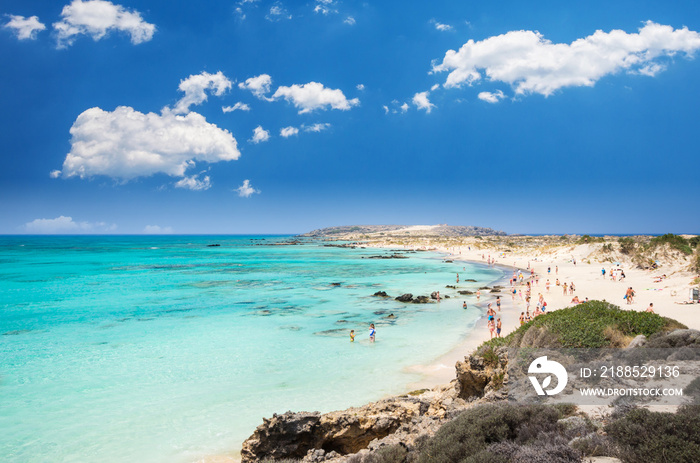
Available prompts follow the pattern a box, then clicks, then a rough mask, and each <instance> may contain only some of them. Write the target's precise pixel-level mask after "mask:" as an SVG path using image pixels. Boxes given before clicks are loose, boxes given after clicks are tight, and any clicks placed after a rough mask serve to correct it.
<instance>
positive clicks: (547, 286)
mask: <svg viewBox="0 0 700 463" xmlns="http://www.w3.org/2000/svg"><path fill="white" fill-rule="evenodd" d="M544 286H545V288H547V292H549V280H547V283H545V285H544Z"/></svg>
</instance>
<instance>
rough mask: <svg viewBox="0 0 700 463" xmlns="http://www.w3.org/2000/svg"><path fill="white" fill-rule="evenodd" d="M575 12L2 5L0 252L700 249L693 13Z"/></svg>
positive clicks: (627, 4) (495, 7)
mask: <svg viewBox="0 0 700 463" xmlns="http://www.w3.org/2000/svg"><path fill="white" fill-rule="evenodd" d="M571 3H573V2H571ZM577 3H579V4H576V5H574V4H570V3H569V2H554V1H552V2H537V3H536V4H532V3H531V2H527V3H524V2H514V1H513V2H458V1H450V2H447V1H433V2H412V3H411V2H399V1H382V2H359V1H358V2H355V1H333V0H309V1H303V2H301V1H297V2H295V1H275V2H271V1H267V0H257V1H250V0H247V1H238V2H236V1H199V2H172V1H138V0H124V1H123V2H107V1H94V0H93V1H88V0H83V1H80V0H76V1H69V0H64V2H47V1H33V0H16V1H15V0H3V1H2V2H1V3H0V15H2V16H0V24H1V25H2V27H0V60H2V63H3V66H2V67H1V68H0V88H1V89H2V102H3V111H2V113H0V118H1V119H0V124H1V126H2V127H3V129H2V131H1V132H0V156H1V160H2V166H3V168H2V169H0V233H9V234H13V233H159V232H172V233H301V232H304V231H308V230H311V229H315V228H320V227H325V226H333V225H346V224H389V223H393V224H436V223H449V224H453V225H478V226H485V227H493V228H496V229H500V230H503V231H506V232H508V233H666V232H673V233H700V215H699V214H698V211H699V210H700V209H699V208H698V198H700V181H699V180H698V172H700V156H699V155H700V150H699V149H698V140H697V132H698V130H697V126H698V107H700V60H699V59H698V57H697V55H698V53H700V34H699V33H698V31H700V4H698V2H696V1H678V2H673V3H672V4H669V3H668V2H660V1H658V2H650V1H646V2H644V1H642V2H640V1H634V2H632V1H621V2H597V1H594V2H585V4H584V3H581V2H577ZM611 3H614V4H611Z"/></svg>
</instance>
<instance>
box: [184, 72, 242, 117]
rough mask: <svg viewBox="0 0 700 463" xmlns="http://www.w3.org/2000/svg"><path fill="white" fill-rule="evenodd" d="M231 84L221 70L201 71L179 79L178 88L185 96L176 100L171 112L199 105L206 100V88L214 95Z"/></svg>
mask: <svg viewBox="0 0 700 463" xmlns="http://www.w3.org/2000/svg"><path fill="white" fill-rule="evenodd" d="M232 85H233V83H232V82H231V81H230V80H228V78H227V77H226V76H225V75H224V74H223V73H222V72H221V71H219V72H217V73H216V74H209V73H208V72H202V73H201V74H197V75H191V76H189V77H188V78H187V79H185V80H181V81H180V85H179V86H178V90H180V91H181V92H184V93H185V96H183V97H182V99H180V101H178V102H177V104H176V105H175V108H174V109H173V112H174V113H176V114H183V113H187V112H189V110H190V106H192V105H200V104H202V103H204V102H205V101H207V94H206V91H207V90H209V91H211V92H212V93H213V94H214V95H216V96H221V95H223V94H224V92H226V90H229V89H230V88H231V86H232Z"/></svg>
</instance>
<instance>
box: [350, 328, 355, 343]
mask: <svg viewBox="0 0 700 463" xmlns="http://www.w3.org/2000/svg"><path fill="white" fill-rule="evenodd" d="M350 342H355V330H350Z"/></svg>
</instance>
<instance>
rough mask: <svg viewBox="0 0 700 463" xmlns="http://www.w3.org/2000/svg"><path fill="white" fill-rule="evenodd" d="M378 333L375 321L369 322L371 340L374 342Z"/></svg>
mask: <svg viewBox="0 0 700 463" xmlns="http://www.w3.org/2000/svg"><path fill="white" fill-rule="evenodd" d="M376 334H377V330H375V329H374V323H370V324H369V342H374V336H375V335H376Z"/></svg>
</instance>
